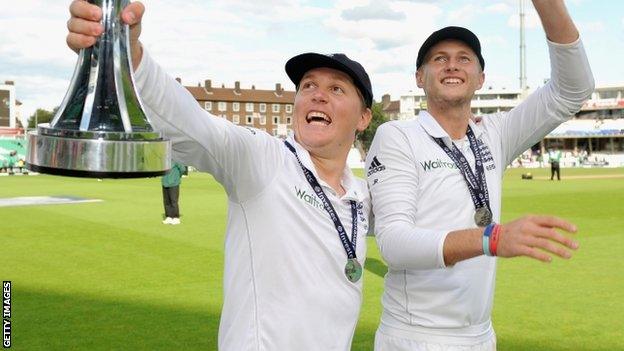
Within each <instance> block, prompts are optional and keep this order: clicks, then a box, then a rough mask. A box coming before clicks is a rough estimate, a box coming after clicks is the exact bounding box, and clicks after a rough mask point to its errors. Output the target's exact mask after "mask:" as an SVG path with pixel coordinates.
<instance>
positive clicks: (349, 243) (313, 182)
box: [284, 140, 358, 259]
mask: <svg viewBox="0 0 624 351" xmlns="http://www.w3.org/2000/svg"><path fill="white" fill-rule="evenodd" d="M284 143H285V144H286V147H288V149H289V150H290V151H291V152H292V153H293V154H294V155H295V157H296V158H297V162H299V166H300V167H301V170H303V174H304V175H305V177H306V180H307V181H308V183H309V184H310V186H311V187H312V189H314V192H315V193H316V196H318V197H319V199H321V202H322V203H323V207H324V208H325V211H326V212H327V214H329V217H330V218H331V220H332V222H334V226H335V227H336V230H337V231H338V236H339V237H340V242H342V247H344V249H345V252H346V253H347V257H348V258H349V259H351V258H356V255H355V246H356V244H357V225H358V223H357V205H356V203H355V201H353V200H350V201H349V202H350V203H351V218H352V225H353V227H352V228H351V240H349V238H348V237H347V232H346V231H345V229H344V227H343V226H342V222H340V218H339V217H338V214H337V213H336V210H335V209H334V206H332V204H331V202H329V198H328V197H327V195H325V192H324V191H323V189H322V188H321V184H319V182H318V180H317V179H316V177H315V176H314V173H312V171H310V170H309V169H307V168H306V166H304V165H303V163H301V160H300V159H299V155H297V151H296V150H295V148H294V147H293V146H292V145H290V143H289V142H288V141H286V140H284Z"/></svg>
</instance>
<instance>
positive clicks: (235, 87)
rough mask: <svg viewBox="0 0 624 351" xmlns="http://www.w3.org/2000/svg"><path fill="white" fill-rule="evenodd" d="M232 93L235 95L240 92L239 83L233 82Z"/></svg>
mask: <svg viewBox="0 0 624 351" xmlns="http://www.w3.org/2000/svg"><path fill="white" fill-rule="evenodd" d="M234 91H235V92H236V93H237V94H240V92H241V90H240V82H239V81H236V82H234Z"/></svg>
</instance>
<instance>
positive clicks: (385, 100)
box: [381, 94, 390, 106]
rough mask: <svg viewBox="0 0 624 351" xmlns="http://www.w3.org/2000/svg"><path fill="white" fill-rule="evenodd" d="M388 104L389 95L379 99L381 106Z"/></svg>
mask: <svg viewBox="0 0 624 351" xmlns="http://www.w3.org/2000/svg"><path fill="white" fill-rule="evenodd" d="M389 103H390V94H384V95H383V96H382V97H381V104H382V105H384V106H385V105H387V104H389Z"/></svg>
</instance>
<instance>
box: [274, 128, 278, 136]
mask: <svg viewBox="0 0 624 351" xmlns="http://www.w3.org/2000/svg"><path fill="white" fill-rule="evenodd" d="M273 135H274V136H276V135H277V128H273Z"/></svg>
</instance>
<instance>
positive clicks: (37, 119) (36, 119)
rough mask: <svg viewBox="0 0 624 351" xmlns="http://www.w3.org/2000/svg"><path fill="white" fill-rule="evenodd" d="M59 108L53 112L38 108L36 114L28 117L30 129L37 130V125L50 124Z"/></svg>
mask: <svg viewBox="0 0 624 351" xmlns="http://www.w3.org/2000/svg"><path fill="white" fill-rule="evenodd" d="M58 109H59V108H58V106H57V107H55V108H54V109H52V111H48V110H45V109H42V108H38V109H37V110H36V111H35V113H33V114H32V115H30V117H28V128H29V129H30V128H35V127H36V125H35V123H37V124H39V123H50V122H52V119H53V118H54V115H55V114H56V111H57V110H58Z"/></svg>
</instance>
